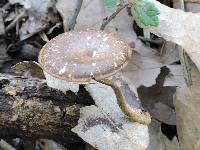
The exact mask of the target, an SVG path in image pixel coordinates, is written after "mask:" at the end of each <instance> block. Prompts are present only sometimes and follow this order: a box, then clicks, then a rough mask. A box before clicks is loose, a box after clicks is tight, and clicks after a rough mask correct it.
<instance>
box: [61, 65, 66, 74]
mask: <svg viewBox="0 0 200 150" xmlns="http://www.w3.org/2000/svg"><path fill="white" fill-rule="evenodd" d="M65 70H66V66H64V67H63V68H62V69H61V70H60V71H59V74H63V73H64V72H65Z"/></svg>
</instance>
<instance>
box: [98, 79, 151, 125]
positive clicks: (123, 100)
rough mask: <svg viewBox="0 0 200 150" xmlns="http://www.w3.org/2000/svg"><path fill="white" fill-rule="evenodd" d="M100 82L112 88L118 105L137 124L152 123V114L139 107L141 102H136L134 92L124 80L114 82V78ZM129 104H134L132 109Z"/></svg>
mask: <svg viewBox="0 0 200 150" xmlns="http://www.w3.org/2000/svg"><path fill="white" fill-rule="evenodd" d="M99 82H100V83H103V84H106V85H108V86H110V87H112V89H113V90H114V92H115V95H116V98H117V102H118V105H119V107H120V108H121V110H122V111H123V113H124V114H126V115H127V116H128V117H130V118H131V119H132V120H134V121H136V122H139V123H142V124H150V123H151V116H150V114H149V113H148V112H146V111H144V110H142V109H141V108H140V107H138V103H139V102H136V101H138V100H136V97H135V95H133V94H130V93H132V91H131V90H130V88H129V86H128V85H127V84H126V83H125V82H124V81H123V80H121V79H120V80H119V79H117V80H116V79H114V81H113V78H112V79H104V80H100V81H99ZM128 101H129V102H128ZM129 103H130V104H131V103H132V107H131V106H130V104H129ZM136 105H137V106H136ZM139 105H140V104H139Z"/></svg>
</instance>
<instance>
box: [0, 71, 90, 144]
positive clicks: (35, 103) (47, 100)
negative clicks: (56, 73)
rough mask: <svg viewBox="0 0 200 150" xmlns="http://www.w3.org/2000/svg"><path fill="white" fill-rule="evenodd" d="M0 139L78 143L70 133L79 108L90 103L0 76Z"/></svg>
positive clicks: (39, 83) (35, 81)
mask: <svg viewBox="0 0 200 150" xmlns="http://www.w3.org/2000/svg"><path fill="white" fill-rule="evenodd" d="M0 92H1V94H0V137H1V138H5V139H7V138H16V137H21V138H23V139H31V140H34V139H38V138H47V139H53V140H55V141H58V142H61V143H67V142H75V141H79V140H80V139H79V138H78V137H77V136H76V134H74V133H72V132H71V128H73V127H74V126H75V125H76V124H77V121H78V119H79V108H80V107H81V106H83V105H84V104H86V103H87V102H88V101H85V100H86V99H87V100H88V99H90V100H91V98H90V96H88V95H89V94H87V92H85V91H83V90H82V91H80V92H79V93H78V94H77V95H75V94H74V93H72V92H68V93H67V94H66V95H65V94H64V93H62V92H60V91H57V90H53V89H51V88H48V87H47V86H45V85H44V84H43V80H39V79H36V78H31V77H29V78H25V77H21V76H13V75H3V74H0Z"/></svg>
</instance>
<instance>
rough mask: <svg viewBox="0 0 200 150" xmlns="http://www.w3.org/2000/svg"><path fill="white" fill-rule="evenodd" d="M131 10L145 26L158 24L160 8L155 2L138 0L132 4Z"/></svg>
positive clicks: (137, 20)
mask: <svg viewBox="0 0 200 150" xmlns="http://www.w3.org/2000/svg"><path fill="white" fill-rule="evenodd" d="M131 11H132V14H133V15H134V16H135V19H136V22H137V23H138V24H142V25H144V26H158V24H159V20H158V15H159V10H158V9H157V8H156V7H155V5H154V4H153V3H151V2H148V1H146V0H141V1H138V2H137V3H136V4H134V5H133V6H132V8H131Z"/></svg>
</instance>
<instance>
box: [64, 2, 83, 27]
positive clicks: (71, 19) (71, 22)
mask: <svg viewBox="0 0 200 150" xmlns="http://www.w3.org/2000/svg"><path fill="white" fill-rule="evenodd" d="M82 3H83V0H77V3H76V7H75V9H74V12H73V13H72V15H71V16H69V18H68V20H67V24H66V25H64V27H65V31H70V30H73V29H74V27H75V24H76V19H77V17H78V14H79V12H80V10H81V6H82Z"/></svg>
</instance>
